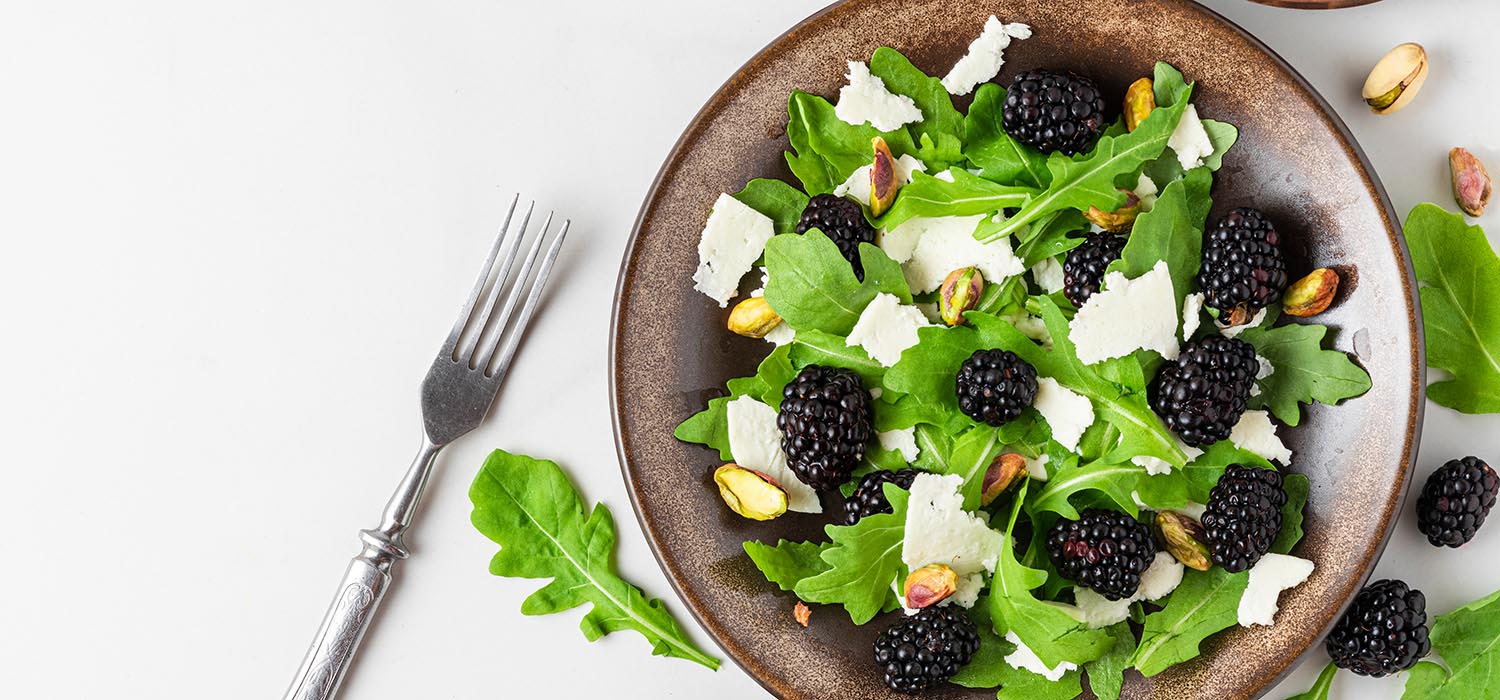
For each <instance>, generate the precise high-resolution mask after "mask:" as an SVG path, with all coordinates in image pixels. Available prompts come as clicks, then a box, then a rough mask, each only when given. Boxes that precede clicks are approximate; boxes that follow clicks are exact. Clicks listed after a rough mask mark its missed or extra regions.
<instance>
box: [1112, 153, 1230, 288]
mask: <svg viewBox="0 0 1500 700" xmlns="http://www.w3.org/2000/svg"><path fill="white" fill-rule="evenodd" d="M1212 185H1213V176H1211V175H1209V173H1208V171H1207V170H1204V169H1203V168H1194V169H1193V171H1192V172H1191V173H1188V176H1187V178H1185V179H1182V180H1178V181H1176V182H1173V183H1172V184H1170V185H1167V187H1166V189H1164V190H1162V193H1161V196H1160V197H1158V198H1157V200H1156V206H1155V207H1152V209H1151V211H1148V212H1146V213H1144V214H1141V215H1140V216H1139V217H1138V218H1137V219H1136V222H1135V226H1134V227H1133V228H1132V229H1131V233H1130V239H1129V241H1128V242H1127V243H1126V244H1125V249H1124V250H1123V251H1121V252H1120V259H1119V260H1116V261H1114V262H1112V263H1110V265H1109V268H1108V269H1109V270H1110V271H1117V272H1122V273H1124V274H1125V276H1126V277H1129V278H1131V279H1134V278H1136V277H1140V276H1141V275H1144V274H1146V273H1147V272H1150V271H1151V268H1153V267H1155V266H1156V263H1157V262H1162V261H1164V262H1166V263H1167V270H1168V272H1170V273H1171V276H1172V291H1173V292H1174V293H1175V295H1176V297H1175V298H1176V300H1177V302H1176V303H1177V306H1176V307H1175V308H1178V309H1181V308H1182V300H1183V299H1184V298H1186V297H1187V295H1188V292H1189V291H1191V290H1192V289H1193V286H1194V280H1195V279H1196V278H1197V276H1198V264H1199V262H1200V261H1201V260H1202V258H1203V226H1204V223H1205V222H1206V221H1207V220H1208V210H1209V207H1212V206H1213V199H1211V198H1210V197H1209V196H1208V190H1209V187H1211V186H1212Z"/></svg>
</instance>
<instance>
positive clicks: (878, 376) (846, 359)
mask: <svg viewBox="0 0 1500 700" xmlns="http://www.w3.org/2000/svg"><path fill="white" fill-rule="evenodd" d="M792 363H793V364H795V365H796V366H798V367H806V366H808V365H824V366H826V367H842V368H844V369H850V370H854V372H855V373H856V374H858V375H859V376H860V379H863V380H864V383H865V386H866V387H878V386H882V385H883V384H882V383H883V382H884V380H885V367H884V366H882V365H881V364H880V363H879V362H876V361H874V360H872V359H870V354H869V353H867V352H865V349H864V348H862V347H860V346H858V345H848V344H846V342H845V338H844V337H843V336H838V335H832V334H829V333H824V332H823V331H820V330H806V331H800V332H798V333H797V336H796V337H795V338H793V339H792Z"/></svg>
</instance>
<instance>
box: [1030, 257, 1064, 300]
mask: <svg viewBox="0 0 1500 700" xmlns="http://www.w3.org/2000/svg"><path fill="white" fill-rule="evenodd" d="M1031 279H1033V280H1036V286H1038V287H1041V288H1042V291H1044V292H1046V293H1048V294H1056V293H1058V292H1060V291H1062V288H1063V284H1064V282H1063V268H1062V265H1061V264H1060V263H1058V262H1057V258H1043V259H1042V261H1041V262H1039V263H1037V264H1035V265H1032V266H1031Z"/></svg>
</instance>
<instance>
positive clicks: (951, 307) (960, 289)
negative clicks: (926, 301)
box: [938, 267, 984, 326]
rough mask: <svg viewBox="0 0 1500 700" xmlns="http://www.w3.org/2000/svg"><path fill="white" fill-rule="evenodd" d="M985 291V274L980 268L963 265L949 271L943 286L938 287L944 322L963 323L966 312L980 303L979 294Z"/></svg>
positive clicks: (949, 323)
mask: <svg viewBox="0 0 1500 700" xmlns="http://www.w3.org/2000/svg"><path fill="white" fill-rule="evenodd" d="M983 292H984V275H981V274H980V273H979V268H975V267H961V268H959V269H957V270H954V271H952V272H950V273H948V277H947V278H945V279H944V280H943V286H941V287H939V288H938V314H939V315H940V316H942V318H943V323H946V324H948V325H950V326H958V325H962V324H963V322H964V312H966V311H969V310H971V309H973V308H974V307H976V306H978V305H979V296H980V294H982V293H983Z"/></svg>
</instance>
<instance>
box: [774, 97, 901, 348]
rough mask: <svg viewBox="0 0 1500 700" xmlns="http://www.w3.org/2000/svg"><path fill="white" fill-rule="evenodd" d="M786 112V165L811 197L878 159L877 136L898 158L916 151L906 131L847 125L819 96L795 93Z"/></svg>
mask: <svg viewBox="0 0 1500 700" xmlns="http://www.w3.org/2000/svg"><path fill="white" fill-rule="evenodd" d="M786 109H787V125H786V136H787V140H788V141H790V142H791V144H792V151H789V152H788V153H787V154H786V164H787V167H789V168H791V170H792V174H793V175H796V176H797V179H798V180H799V181H801V182H802V188H803V189H805V190H807V193H808V194H810V195H818V194H826V193H829V192H832V191H833V188H834V187H837V186H838V185H840V184H843V182H844V181H845V180H847V179H849V175H850V174H852V173H853V172H854V171H855V170H858V169H859V168H860V167H861V166H864V165H869V163H870V161H871V159H873V158H874V155H875V152H874V150H873V149H872V147H871V145H870V140H871V139H873V138H875V137H876V136H880V137H882V138H884V139H885V142H886V145H888V146H890V148H891V154H892V155H894V156H896V157H900V156H901V155H902V154H908V153H912V152H914V151H916V146H915V144H913V143H912V140H911V134H910V133H908V132H907V131H906V129H905V128H904V127H903V128H901V129H897V130H895V131H889V132H882V131H880V130H879V129H876V128H875V127H873V126H870V125H869V124H860V125H858V126H856V125H853V124H849V123H846V122H845V121H844V120H842V119H839V118H838V116H837V115H836V114H834V111H833V105H832V104H830V103H829V102H828V100H825V99H823V98H821V97H818V96H817V95H810V94H808V93H805V92H802V91H801V90H797V91H794V92H793V93H792V97H791V99H790V100H788V101H787V106H786ZM799 330H800V329H799Z"/></svg>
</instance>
